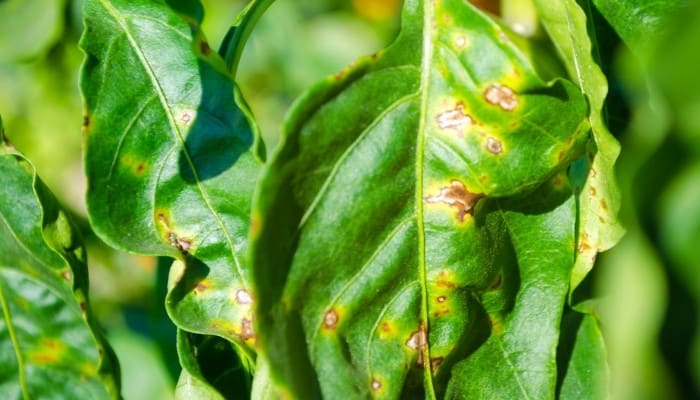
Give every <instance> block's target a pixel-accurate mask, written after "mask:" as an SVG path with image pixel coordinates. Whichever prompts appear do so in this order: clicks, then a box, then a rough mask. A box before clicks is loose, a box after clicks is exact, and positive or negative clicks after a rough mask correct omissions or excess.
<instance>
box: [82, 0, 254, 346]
mask: <svg viewBox="0 0 700 400" xmlns="http://www.w3.org/2000/svg"><path fill="white" fill-rule="evenodd" d="M173 3H174V4H176V5H177V10H179V11H180V12H181V13H183V14H182V15H179V14H177V13H176V12H175V11H173V10H172V9H171V8H169V7H168V6H167V5H166V4H164V3H162V2H153V1H125V0H90V1H87V2H86V3H85V9H84V10H85V18H86V31H85V34H84V36H83V39H82V42H81V46H82V48H83V49H84V51H85V53H86V55H87V58H86V61H85V64H84V66H83V75H82V81H81V88H82V92H83V95H84V97H85V106H86V113H85V121H84V122H85V126H84V136H85V144H86V153H85V164H86V172H87V176H88V210H89V214H90V218H91V222H92V224H93V227H94V229H95V231H96V232H97V233H98V234H99V235H100V236H101V237H102V238H103V239H104V240H105V241H107V242H108V243H109V244H111V245H112V246H114V247H117V248H120V249H124V250H127V251H131V252H136V253H140V254H146V255H163V256H170V257H173V258H176V259H179V260H181V261H183V264H181V265H183V266H184V267H183V268H180V269H178V270H176V271H175V273H176V275H175V278H174V281H175V282H176V283H175V285H174V286H173V287H172V289H171V291H170V293H169V295H168V298H167V306H168V310H169V313H170V315H171V317H172V318H173V320H174V322H175V323H176V324H177V325H178V326H179V327H180V328H182V329H184V330H186V331H189V332H195V333H200V334H206V335H216V336H220V337H223V338H226V339H228V340H230V341H233V342H235V343H236V344H237V346H239V348H240V349H244V352H246V353H248V354H249V355H250V352H251V351H252V350H250V345H251V344H252V343H253V340H254V333H253V331H252V322H251V321H252V316H251V310H250V308H251V303H252V301H253V298H254V297H255V295H254V293H253V292H252V290H251V288H250V285H249V283H248V281H249V275H250V272H249V264H248V262H247V260H246V258H245V256H244V255H245V253H246V248H247V246H248V240H247V234H248V227H249V212H250V199H251V196H252V191H253V189H254V187H255V182H256V179H257V174H258V170H259V166H260V158H259V157H258V155H257V154H258V149H259V144H258V143H256V142H255V140H256V139H255V138H256V134H255V133H254V129H255V128H254V126H253V125H252V124H251V122H250V117H249V112H248V110H247V109H246V107H245V106H244V104H243V102H242V101H241V100H240V98H239V94H238V91H237V89H236V88H235V85H234V82H233V79H232V77H231V76H230V74H229V73H228V72H227V71H226V66H225V63H224V61H223V60H222V59H221V58H220V57H219V56H218V54H216V52H214V51H213V50H211V49H210V48H209V46H208V44H207V43H206V41H205V39H204V37H203V35H202V33H201V32H200V30H199V21H198V20H197V18H199V17H201V12H199V13H198V12H196V11H197V7H194V6H191V4H190V5H188V4H184V3H187V2H173ZM189 3H192V2H189ZM195 6H196V4H195ZM193 10H194V11H193ZM198 14H199V15H198ZM246 349H247V350H246Z"/></svg>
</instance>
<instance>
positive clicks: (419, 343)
mask: <svg viewBox="0 0 700 400" xmlns="http://www.w3.org/2000/svg"><path fill="white" fill-rule="evenodd" d="M427 345H428V329H427V327H426V326H425V324H424V323H422V322H421V323H420V325H419V326H418V330H417V331H415V332H412V333H411V336H410V337H409V338H408V340H406V347H408V348H409V349H411V350H414V351H417V352H418V362H417V364H418V366H419V367H424V366H425V353H426V350H427Z"/></svg>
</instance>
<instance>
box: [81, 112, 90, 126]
mask: <svg viewBox="0 0 700 400" xmlns="http://www.w3.org/2000/svg"><path fill="white" fill-rule="evenodd" d="M88 126H90V116H89V115H83V128H85V129H87V127H88Z"/></svg>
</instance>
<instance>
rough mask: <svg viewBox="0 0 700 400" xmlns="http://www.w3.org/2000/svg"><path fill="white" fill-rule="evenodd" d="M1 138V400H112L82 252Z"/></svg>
mask: <svg viewBox="0 0 700 400" xmlns="http://www.w3.org/2000/svg"><path fill="white" fill-rule="evenodd" d="M0 131H2V121H0ZM0 138H1V139H2V142H0V185H1V186H2V188H3V194H2V196H0V310H1V313H0V315H1V318H0V397H2V398H4V399H20V398H24V399H35V398H56V397H57V396H58V397H62V398H75V399H81V398H90V399H109V398H118V397H119V376H118V367H117V364H116V359H115V358H114V356H113V353H112V351H111V349H110V348H109V347H108V345H107V344H106V343H105V342H104V341H103V340H102V338H101V334H100V333H99V332H98V331H97V329H96V328H95V326H94V323H93V321H92V316H91V313H90V310H89V306H88V293H87V289H88V276H87V268H86V265H85V252H84V248H83V247H82V245H81V244H80V243H79V242H78V238H77V236H76V232H75V230H74V229H73V227H72V226H71V224H70V222H69V221H68V219H67V217H66V215H65V214H64V213H63V211H61V210H60V208H59V207H58V204H57V202H56V200H55V199H54V198H53V196H52V195H51V194H50V192H49V191H48V189H47V188H46V187H45V186H44V185H43V183H42V182H41V181H40V180H39V178H38V177H37V176H36V172H35V171H34V167H33V166H32V165H31V164H30V163H29V161H27V160H26V159H25V158H24V157H23V156H22V155H20V154H19V153H17V152H16V151H15V150H14V149H13V148H12V147H11V146H10V145H9V144H8V143H7V142H5V137H4V135H0Z"/></svg>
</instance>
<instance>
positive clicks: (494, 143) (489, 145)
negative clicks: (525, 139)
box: [486, 136, 503, 154]
mask: <svg viewBox="0 0 700 400" xmlns="http://www.w3.org/2000/svg"><path fill="white" fill-rule="evenodd" d="M486 149H487V150H488V151H489V152H491V153H493V154H501V153H502V152H503V143H501V141H500V140H498V139H496V138H494V137H492V136H489V137H488V138H487V139H486Z"/></svg>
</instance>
